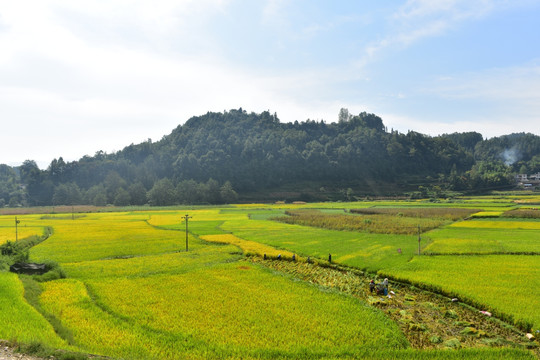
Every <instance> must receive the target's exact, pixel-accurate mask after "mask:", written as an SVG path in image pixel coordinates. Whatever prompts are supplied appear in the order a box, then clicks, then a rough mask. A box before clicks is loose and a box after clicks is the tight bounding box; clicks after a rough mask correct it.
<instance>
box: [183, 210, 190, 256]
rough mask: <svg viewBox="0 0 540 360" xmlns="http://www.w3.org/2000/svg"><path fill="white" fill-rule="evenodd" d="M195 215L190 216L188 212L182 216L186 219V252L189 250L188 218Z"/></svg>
mask: <svg viewBox="0 0 540 360" xmlns="http://www.w3.org/2000/svg"><path fill="white" fill-rule="evenodd" d="M192 217H193V216H189V215H188V214H186V216H182V219H184V220H186V252H187V251H188V220H189V219H191V218H192Z"/></svg>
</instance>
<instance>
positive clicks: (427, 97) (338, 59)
mask: <svg viewBox="0 0 540 360" xmlns="http://www.w3.org/2000/svg"><path fill="white" fill-rule="evenodd" d="M539 17H540V3H538V2H537V1H532V0H515V1H506V0H473V1H464V0H440V1H427V0H409V1H396V2H391V3H387V2H369V3H362V2H356V1H352V0H351V1H341V2H337V3H336V2H329V1H308V0H297V1H284V0H266V1H257V2H253V1H248V0H198V1H193V0H181V1H172V0H170V1H160V2H158V3H156V2H149V1H148V2H146V1H143V2H136V3H130V2H124V1H119V0H111V1H108V2H83V3H81V2H72V1H66V0H54V1H47V2H42V1H17V2H11V1H7V0H0V48H1V49H2V51H1V52H0V117H1V119H2V131H1V132H0V163H5V164H9V165H17V164H20V163H22V162H23V161H24V160H27V159H30V160H35V161H36V162H37V163H38V164H39V165H40V167H43V168H45V167H46V166H47V165H48V164H49V163H50V162H51V161H52V160H53V159H54V158H58V157H63V158H64V160H66V161H72V160H77V159H79V158H81V157H82V156H84V155H93V154H94V153H95V152H96V151H99V150H103V151H106V152H113V151H116V150H121V149H122V148H123V147H124V146H127V145H129V144H131V143H140V142H142V141H146V140H147V139H148V138H151V139H153V140H154V141H156V140H159V139H160V138H161V137H162V136H164V135H167V134H169V133H170V132H171V130H172V129H174V128H175V127H176V126H178V125H179V124H182V123H184V122H185V121H186V120H188V119H189V118H190V117H192V116H197V115H201V114H204V113H206V112H208V111H224V110H229V109H233V108H234V109H236V108H239V107H242V108H243V109H245V110H247V111H248V112H251V111H253V112H261V111H265V110H269V111H270V112H272V113H274V112H276V113H277V114H278V117H279V118H280V120H281V121H282V122H292V121H295V120H298V121H304V120H306V119H308V118H309V119H314V120H325V121H326V122H334V121H337V116H338V113H339V110H340V109H341V108H347V109H349V111H350V112H351V113H353V114H358V113H360V112H362V111H366V112H371V113H375V114H377V115H379V116H381V118H382V119H383V121H384V124H385V125H386V126H387V127H388V129H391V128H393V129H395V130H399V131H401V132H407V131H408V130H414V131H418V132H421V133H424V134H428V135H439V134H443V133H452V132H465V131H477V132H479V133H481V134H483V135H484V137H493V136H500V135H505V134H510V133H513V132H530V133H533V134H537V135H540V121H538V117H539V114H540V48H539V47H538V46H537V34H539V33H540V23H539V22H538V21H537V20H538V18H539Z"/></svg>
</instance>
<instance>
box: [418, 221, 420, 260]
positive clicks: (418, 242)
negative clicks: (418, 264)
mask: <svg viewBox="0 0 540 360" xmlns="http://www.w3.org/2000/svg"><path fill="white" fill-rule="evenodd" d="M418 255H420V225H418Z"/></svg>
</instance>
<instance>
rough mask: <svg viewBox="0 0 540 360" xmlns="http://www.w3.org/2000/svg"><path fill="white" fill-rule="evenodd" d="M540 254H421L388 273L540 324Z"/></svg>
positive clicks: (515, 319)
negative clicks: (539, 302)
mask: <svg viewBox="0 0 540 360" xmlns="http://www.w3.org/2000/svg"><path fill="white" fill-rule="evenodd" d="M538 264H539V258H538V256H526V255H489V256H420V257H415V258H414V259H413V260H412V261H411V262H409V263H407V264H404V265H402V266H401V267H398V268H393V269H389V270H385V273H387V274H389V275H391V276H393V277H395V278H398V279H403V280H407V281H412V282H415V283H422V284H425V285H429V286H431V287H432V288H433V289H434V290H437V291H440V292H444V293H447V294H449V295H450V296H456V297H459V298H461V299H463V298H466V299H467V300H468V301H469V302H471V303H473V304H475V305H476V306H477V307H479V308H480V309H485V310H488V311H490V312H492V313H493V314H494V315H496V316H498V317H500V318H503V319H505V320H508V321H510V322H513V323H515V324H516V325H519V326H520V327H522V328H527V329H529V328H531V327H533V328H536V329H538V328H539V327H540V313H539V312H538V311H537V310H538V301H537V300H536V299H538V298H540V267H539V266H538Z"/></svg>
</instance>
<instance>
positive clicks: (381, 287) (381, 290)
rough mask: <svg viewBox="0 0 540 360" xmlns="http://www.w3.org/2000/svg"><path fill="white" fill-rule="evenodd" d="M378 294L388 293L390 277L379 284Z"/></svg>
mask: <svg viewBox="0 0 540 360" xmlns="http://www.w3.org/2000/svg"><path fill="white" fill-rule="evenodd" d="M377 295H385V296H386V295H388V278H385V279H384V280H383V281H382V282H381V283H378V284H377Z"/></svg>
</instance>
